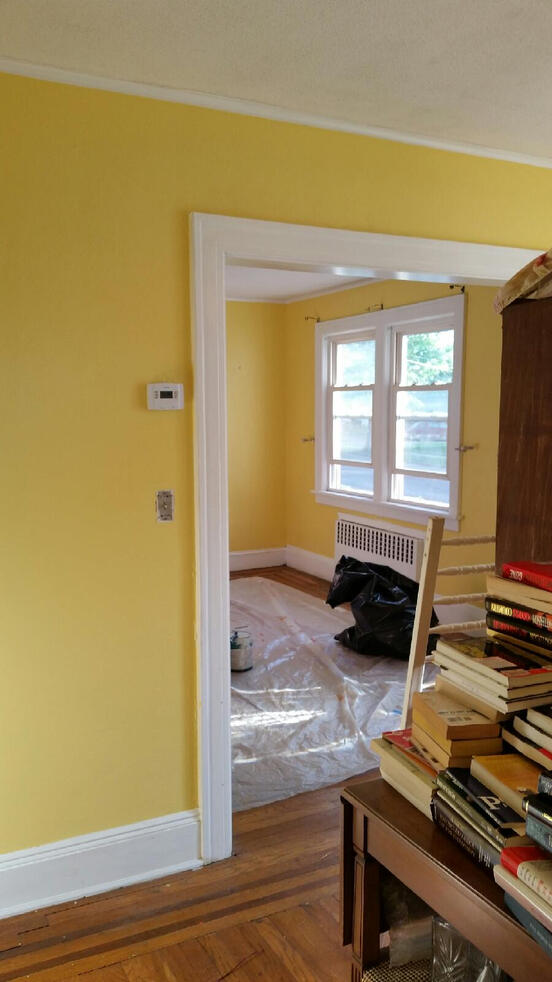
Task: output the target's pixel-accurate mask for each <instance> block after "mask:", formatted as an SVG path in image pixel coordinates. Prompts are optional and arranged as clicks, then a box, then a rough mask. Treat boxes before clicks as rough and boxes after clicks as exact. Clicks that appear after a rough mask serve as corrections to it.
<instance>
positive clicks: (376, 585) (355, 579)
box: [326, 556, 439, 659]
mask: <svg viewBox="0 0 552 982" xmlns="http://www.w3.org/2000/svg"><path fill="white" fill-rule="evenodd" d="M417 599H418V584H417V583H415V582H414V580H411V579H409V578H408V576H403V574H402V573H398V572H397V571H396V570H394V569H391V568H390V567H389V566H380V565H379V564H378V563H363V562H360V560H358V559H352V558H351V557H350V556H342V557H341V559H340V560H339V562H338V564H337V566H336V568H335V573H334V576H333V580H332V583H331V586H330V590H329V593H328V596H327V598H326V603H327V604H329V605H330V607H338V606H339V605H340V604H343V603H347V602H350V604H351V610H352V613H353V616H354V618H355V625H354V627H348V628H346V629H345V630H344V631H341V633H340V634H336V636H335V640H336V641H339V642H340V643H341V644H343V645H345V647H346V648H352V649H353V651H358V652H360V654H363V655H388V656H389V655H390V656H392V657H394V658H404V659H408V656H409V655H410V644H411V641H412V628H413V627H414V615H415V613H416V601H417ZM438 623H439V622H438V619H437V615H436V614H435V611H434V610H433V611H432V612H431V626H432V627H435V625H436V624H438ZM436 640H437V639H436V638H435V637H433V636H431V635H430V638H429V641H428V653H429V652H430V651H432V650H433V648H434V647H435V643H436Z"/></svg>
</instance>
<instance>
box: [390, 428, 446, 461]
mask: <svg viewBox="0 0 552 982" xmlns="http://www.w3.org/2000/svg"><path fill="white" fill-rule="evenodd" d="M395 457H396V464H395V466H396V467H404V469H405V470H408V471H434V472H436V473H437V474H446V472H447V423H446V421H442V422H435V421H433V420H421V421H417V420H410V419H397V429H396V453H395Z"/></svg>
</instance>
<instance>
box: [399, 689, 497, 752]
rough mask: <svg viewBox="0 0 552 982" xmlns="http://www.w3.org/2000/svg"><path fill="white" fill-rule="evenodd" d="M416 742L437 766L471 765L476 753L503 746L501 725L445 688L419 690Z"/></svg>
mask: <svg viewBox="0 0 552 982" xmlns="http://www.w3.org/2000/svg"><path fill="white" fill-rule="evenodd" d="M412 742H413V743H414V745H415V746H416V747H417V748H418V750H419V751H420V753H421V754H422V755H423V756H424V757H425V758H426V759H427V760H429V761H431V762H432V763H433V762H435V761H436V762H437V765H438V766H437V770H444V769H445V768H447V767H469V765H470V760H471V758H472V757H473V755H474V754H498V753H500V752H501V750H502V739H501V737H500V725H499V724H498V723H496V722H492V721H491V720H489V719H487V718H486V717H485V716H483V715H482V714H481V713H480V712H478V711H477V710H476V709H470V708H468V707H467V706H463V705H462V703H459V702H457V701H456V700H454V699H452V698H451V697H450V696H447V695H445V694H444V693H442V692H435V691H432V690H428V691H426V692H415V693H414V696H413V698H412Z"/></svg>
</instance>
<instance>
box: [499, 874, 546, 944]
mask: <svg viewBox="0 0 552 982" xmlns="http://www.w3.org/2000/svg"><path fill="white" fill-rule="evenodd" d="M493 876H494V878H495V882H496V883H497V884H498V886H499V887H502V889H503V890H504V891H505V893H507V894H508V895H509V896H510V897H513V898H514V900H517V902H518V904H520V905H521V906H522V907H523V909H524V910H526V911H528V912H529V914H531V915H532V916H533V917H535V918H536V919H537V921H538V922H539V924H542V925H543V926H544V927H545V928H546V929H547V930H548V931H550V930H551V929H552V907H551V906H550V904H547V903H546V900H543V899H542V897H539V895H538V893H535V891H534V890H531V887H528V886H526V885H525V883H523V882H522V881H521V880H518V878H517V876H514V875H513V874H512V873H509V872H508V870H507V869H504V866H501V865H500V863H498V864H497V865H496V866H495V867H494V869H493Z"/></svg>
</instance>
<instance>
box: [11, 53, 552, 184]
mask: <svg viewBox="0 0 552 982" xmlns="http://www.w3.org/2000/svg"><path fill="white" fill-rule="evenodd" d="M0 72H5V73H6V74H8V75H23V76H25V77H27V78H36V79H39V80H41V81H43V82H58V83H60V84H62V85H76V86H78V87H80V88H85V89H101V90H103V91H108V92H119V93H122V94H124V95H132V96H140V97H142V98H145V99H157V100H160V101H161V102H177V103H181V104H182V105H186V106H201V107H203V108H204V109H217V110H219V111H221V112H229V113H237V114H238V115H240V116H256V117H259V118H261V119H272V120H275V121H276V122H280V123H296V124H298V125H299V126H313V127H315V128H316V129H323V130H336V131H338V132H340V133H355V134H357V135H358V136H369V137H374V138H375V139H377V140H390V141H392V142H393V143H406V144H410V145H412V146H418V147H429V148H430V149H432V150H445V151H447V152H449V153H462V154H468V155H469V156H473V157H489V158H490V159H491V160H505V161H508V162H509V163H514V164H527V165H528V166H530V167H544V168H547V169H550V168H551V167H552V159H551V158H550V157H537V156H533V155H532V154H527V153H518V152H517V151H515V150H504V149H500V148H497V147H485V146H480V145H479V144H477V143H463V142H461V141H457V140H440V139H437V138H436V137H431V136H424V135H423V134H421V133H405V132H404V131H402V130H393V129H389V128H387V127H384V126H366V125H364V124H362V123H353V122H349V121H347V120H345V119H335V118H334V117H332V116H319V115H317V114H316V113H308V112H302V111H300V110H296V109H285V108H282V107H280V106H272V105H268V104H266V103H263V102H255V101H252V100H248V99H236V98H231V97H229V96H223V95H214V94H212V93H210V92H195V91H194V90H192V89H177V88H171V87H169V86H164V85H150V84H148V83H146V82H132V81H128V80H126V79H118V78H108V77H105V76H103V75H87V74H85V73H84V72H74V71H70V70H69V69H66V68H55V67H54V66H53V65H36V64H33V63H32V62H27V61H18V60H17V59H14V58H0Z"/></svg>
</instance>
